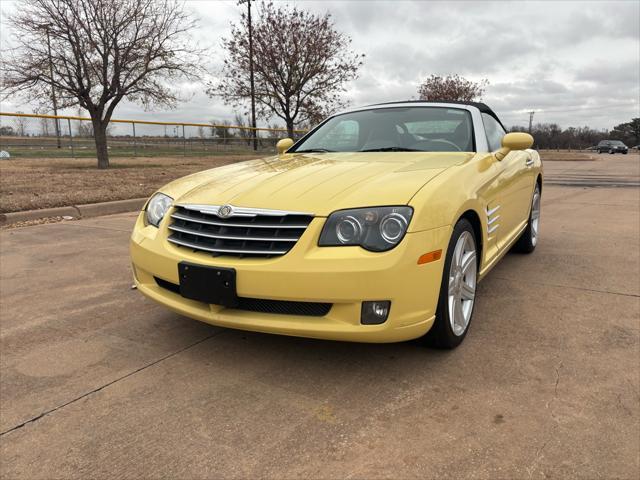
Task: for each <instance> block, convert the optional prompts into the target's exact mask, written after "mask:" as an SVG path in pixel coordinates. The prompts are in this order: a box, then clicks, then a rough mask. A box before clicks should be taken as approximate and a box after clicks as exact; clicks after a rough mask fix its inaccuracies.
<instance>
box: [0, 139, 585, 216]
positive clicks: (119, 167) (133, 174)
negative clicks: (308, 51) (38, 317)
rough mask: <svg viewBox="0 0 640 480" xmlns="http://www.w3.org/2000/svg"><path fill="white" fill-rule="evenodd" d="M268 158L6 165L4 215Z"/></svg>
mask: <svg viewBox="0 0 640 480" xmlns="http://www.w3.org/2000/svg"><path fill="white" fill-rule="evenodd" d="M541 154H542V157H543V160H545V161H554V160H562V161H571V160H573V161H589V160H592V159H593V158H594V157H595V156H596V155H593V154H586V153H581V152H556V151H552V150H549V151H543V152H541ZM265 155H266V154H265V153H262V154H259V155H247V154H232V153H225V152H217V153H215V154H212V152H209V154H208V156H206V157H201V156H193V157H191V156H190V157H182V156H177V157H176V156H173V157H149V158H141V157H137V158H126V157H125V158H112V159H111V168H109V169H108V170H98V169H97V168H96V160H95V158H92V159H89V158H87V159H80V158H76V159H71V158H40V159H33V158H30V159H28V158H16V159H9V160H0V213H7V212H16V211H21V210H32V209H39V208H48V207H61V206H66V205H78V204H84V203H94V202H105V201H110V200H124V199H128V198H138V197H144V196H147V195H150V194H151V193H153V192H154V191H155V190H156V189H158V188H159V187H161V186H162V185H164V184H165V183H167V182H169V181H171V180H173V179H175V178H179V177H182V176H184V175H188V174H190V173H193V172H197V171H200V170H205V169H207V168H213V167H218V166H221V165H226V164H229V163H234V162H240V161H243V160H249V159H252V158H256V157H259V156H265Z"/></svg>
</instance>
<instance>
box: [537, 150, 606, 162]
mask: <svg viewBox="0 0 640 480" xmlns="http://www.w3.org/2000/svg"><path fill="white" fill-rule="evenodd" d="M539 153H540V156H541V157H542V160H543V161H544V162H592V161H594V160H596V157H595V156H594V153H593V152H590V151H580V150H575V151H566V150H562V151H557V150H539ZM596 155H597V154H596Z"/></svg>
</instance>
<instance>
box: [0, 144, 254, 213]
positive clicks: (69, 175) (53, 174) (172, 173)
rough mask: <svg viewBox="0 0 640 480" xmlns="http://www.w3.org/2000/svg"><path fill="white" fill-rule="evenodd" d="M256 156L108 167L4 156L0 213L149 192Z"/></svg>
mask: <svg viewBox="0 0 640 480" xmlns="http://www.w3.org/2000/svg"><path fill="white" fill-rule="evenodd" d="M252 158H256V156H255V155H229V154H227V155H222V154H220V155H216V156H208V157H155V158H112V159H111V162H110V163H111V167H110V168H109V169H108V170H98V169H97V168H96V160H95V159H71V158H64V159H61V158H42V159H38V160H35V159H15V160H14V159H11V160H1V161H0V213H7V212H16V211H21V210H32V209H39V208H48V207H61V206H65V205H78V204H84V203H94V202H106V201H110V200H123V199H127V198H138V197H144V196H147V195H150V194H151V193H153V192H154V191H155V190H156V189H157V188H158V187H160V186H162V185H164V184H165V183H168V182H169V181H171V180H173V179H175V178H179V177H182V176H184V175H188V174H190V173H194V172H198V171H201V170H206V169H208V168H213V167H219V166H221V165H226V164H229V163H234V162H240V161H243V160H249V159H252Z"/></svg>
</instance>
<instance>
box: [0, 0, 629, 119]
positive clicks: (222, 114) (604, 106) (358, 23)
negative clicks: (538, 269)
mask: <svg viewBox="0 0 640 480" xmlns="http://www.w3.org/2000/svg"><path fill="white" fill-rule="evenodd" d="M236 3H237V2H236V1H235V0H226V1H223V0H220V1H216V0H199V1H187V2H186V7H187V8H188V9H189V10H191V11H192V12H193V14H194V15H195V16H196V17H198V18H199V21H200V26H199V29H198V31H197V32H195V33H194V39H195V40H196V41H197V42H198V43H200V45H201V46H203V47H212V50H211V52H212V53H211V57H210V62H211V63H210V65H209V68H210V70H211V71H212V72H214V73H215V72H217V71H219V68H220V64H221V61H222V55H223V52H222V50H221V49H220V43H221V38H223V37H224V36H226V35H228V32H229V23H230V22H233V21H238V19H239V8H240V7H238V6H237V5H236ZM286 3H289V4H294V5H297V6H298V7H300V8H304V9H307V10H310V11H313V12H317V13H320V14H324V13H325V12H329V13H330V14H331V15H332V17H333V20H334V22H335V25H336V28H338V29H339V30H341V31H343V32H346V33H347V34H349V35H350V36H351V37H352V39H353V49H354V50H355V51H357V52H359V53H364V54H365V55H366V58H365V63H364V66H363V67H362V69H361V72H360V76H359V78H358V79H357V80H356V81H354V82H352V83H351V84H350V85H349V88H348V93H347V98H348V99H349V100H350V101H351V105H353V106H358V105H365V104H371V103H378V102H385V101H393V100H405V99H409V98H414V97H415V96H416V91H417V88H418V85H419V84H420V81H421V79H424V78H426V77H427V76H429V75H430V74H432V73H435V74H442V75H446V74H451V73H458V74H460V75H463V76H465V77H467V78H470V79H475V80H480V79H483V78H486V79H488V80H489V82H490V86H489V87H488V88H487V91H486V93H485V95H484V97H483V101H485V102H486V103H488V104H489V105H490V106H492V107H493V108H494V110H496V112H497V113H498V115H499V116H500V117H501V118H502V119H503V122H504V123H505V124H507V125H515V124H517V125H524V124H526V123H527V122H528V113H526V112H528V111H529V110H535V111H536V113H535V117H534V122H556V123H559V124H560V125H562V126H564V127H567V126H582V125H589V126H591V127H594V128H599V129H603V128H611V127H613V126H614V125H616V124H618V123H622V122H626V121H629V119H630V118H632V117H637V116H640V99H639V97H640V1H638V0H623V1H613V0H607V1H529V2H524V1H522V2H516V1H513V2H509V1H498V2H481V1H470V2H468V1H447V2H433V1H390V0H386V1H368V0H339V1H303V0H297V1H289V2H286ZM0 6H1V10H2V17H3V18H2V24H1V28H0V41H1V42H2V44H3V48H4V46H5V45H8V44H9V43H10V30H9V28H7V27H8V26H7V24H6V15H7V14H8V13H10V12H12V11H13V10H14V9H15V8H19V2H10V1H6V0H2V1H1V2H0ZM181 88H182V89H183V90H184V93H185V96H186V97H188V98H190V99H189V100H188V101H187V102H185V103H182V104H181V105H179V106H178V108H177V109H176V110H170V111H162V112H157V111H156V112H144V111H143V110H142V109H141V108H140V107H139V106H136V105H133V104H129V103H125V104H122V105H121V106H120V107H119V108H118V109H117V110H116V112H117V113H116V116H117V117H119V118H137V119H157V120H166V121H191V122H207V121H209V120H211V119H216V120H222V119H229V120H231V119H232V117H233V112H232V110H231V109H230V108H229V107H226V106H224V105H223V104H222V103H221V102H220V100H219V99H210V98H208V97H207V96H206V95H205V94H204V93H203V90H204V88H203V86H202V85H197V84H190V85H189V84H185V85H183V86H182V87H181ZM0 109H1V110H2V111H11V110H15V109H20V110H23V111H30V109H31V108H30V106H29V105H28V104H27V105H25V104H22V105H16V104H12V103H10V102H3V104H2V105H1V108H0ZM70 113H75V112H70Z"/></svg>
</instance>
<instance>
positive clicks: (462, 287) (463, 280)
mask: <svg viewBox="0 0 640 480" xmlns="http://www.w3.org/2000/svg"><path fill="white" fill-rule="evenodd" d="M477 273H478V264H477V259H476V243H475V241H474V239H473V235H471V233H470V232H468V231H464V232H462V235H460V237H459V238H458V241H457V242H456V246H455V249H454V251H453V256H452V257H451V266H450V268H449V292H448V293H449V296H448V307H449V322H450V323H451V330H452V331H453V333H454V335H456V336H460V335H462V334H464V332H465V331H466V330H467V326H468V325H469V321H470V320H471V313H472V312H473V302H474V299H475V296H476V279H477Z"/></svg>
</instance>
